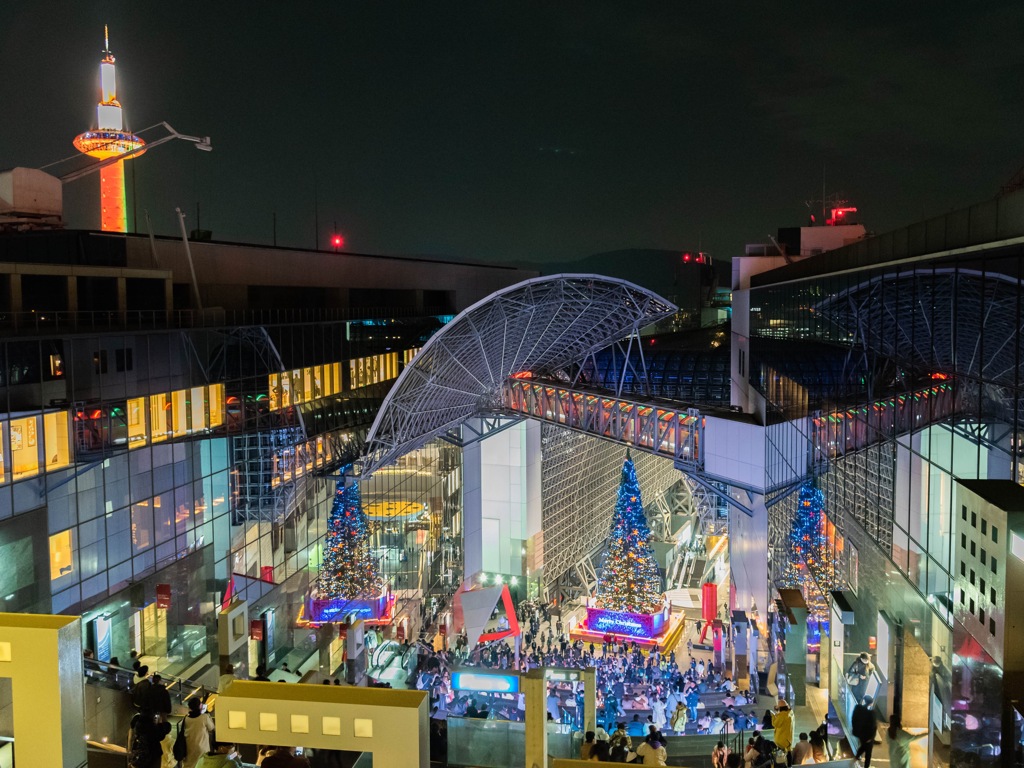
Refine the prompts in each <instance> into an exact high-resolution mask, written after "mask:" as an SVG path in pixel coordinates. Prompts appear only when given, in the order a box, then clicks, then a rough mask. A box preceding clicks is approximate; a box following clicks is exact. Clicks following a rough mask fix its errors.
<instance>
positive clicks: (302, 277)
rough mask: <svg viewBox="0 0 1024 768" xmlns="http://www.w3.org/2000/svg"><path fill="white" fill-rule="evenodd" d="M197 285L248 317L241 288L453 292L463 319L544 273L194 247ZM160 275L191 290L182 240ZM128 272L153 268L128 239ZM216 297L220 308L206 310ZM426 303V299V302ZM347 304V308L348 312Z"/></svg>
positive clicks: (166, 242)
mask: <svg viewBox="0 0 1024 768" xmlns="http://www.w3.org/2000/svg"><path fill="white" fill-rule="evenodd" d="M190 245H191V249H192V257H193V262H194V265H195V272H196V280H197V282H198V283H199V286H200V291H201V293H202V294H204V303H209V304H210V306H222V307H224V308H225V309H242V308H244V304H236V303H235V302H240V301H242V299H243V296H242V292H241V291H240V290H239V286H240V285H241V286H268V287H276V286H296V287H306V288H323V289H337V288H345V289H348V290H349V291H360V290H373V289H386V290H390V291H396V290H402V291H424V290H427V291H451V292H453V293H454V297H455V300H454V304H455V307H454V308H455V309H456V310H457V311H460V310H462V309H465V308H466V307H468V306H470V305H471V304H473V303H474V302H476V301H479V300H480V299H483V298H484V297H486V296H489V295H490V294H491V293H493V292H494V291H497V290H499V289H501V288H504V287H506V286H509V285H513V284H515V283H518V282H521V281H523V280H526V279H529V278H531V277H536V276H537V274H538V273H537V272H533V271H529V270H521V269H514V268H510V267H500V266H484V265H474V264H459V263H455V262H443V261H424V260H419V259H412V258H402V257H388V256H367V255H357V254H348V253H323V252H316V251H297V250H288V249H284V248H271V247H261V246H254V245H244V246H243V245H233V244H224V243H203V242H196V243H191V244H190ZM155 247H156V254H157V260H158V261H159V264H160V268H161V269H169V270H172V271H173V273H174V282H175V283H176V284H190V282H191V278H190V276H189V267H188V260H187V258H186V255H185V249H184V246H183V244H182V243H181V241H180V240H173V239H161V240H157V241H156V244H155ZM127 248H128V264H129V265H136V264H138V265H142V266H143V267H145V268H152V266H153V255H152V251H151V248H150V242H149V240H148V238H141V237H129V238H128V239H127ZM206 294H209V295H210V298H211V299H215V300H216V301H210V302H206V300H205V295H206ZM421 300H422V299H421ZM347 304H348V302H347V296H346V303H345V306H347Z"/></svg>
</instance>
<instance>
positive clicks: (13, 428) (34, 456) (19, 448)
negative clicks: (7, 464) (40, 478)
mask: <svg viewBox="0 0 1024 768" xmlns="http://www.w3.org/2000/svg"><path fill="white" fill-rule="evenodd" d="M38 429H39V418H38V417H37V416H29V417H27V418H24V419H11V422H10V439H11V477H12V479H14V480H17V479H18V478H20V477H27V476H29V475H34V474H37V473H38V472H39V439H38Z"/></svg>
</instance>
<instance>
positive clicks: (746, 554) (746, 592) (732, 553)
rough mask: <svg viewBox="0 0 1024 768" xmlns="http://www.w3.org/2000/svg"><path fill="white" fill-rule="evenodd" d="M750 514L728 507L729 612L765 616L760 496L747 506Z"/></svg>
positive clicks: (764, 513)
mask: <svg viewBox="0 0 1024 768" xmlns="http://www.w3.org/2000/svg"><path fill="white" fill-rule="evenodd" d="M750 509H751V510H752V511H753V513H754V515H753V517H751V516H750V515H748V514H747V513H746V512H744V511H742V510H740V509H737V508H736V507H735V506H733V505H731V504H730V505H729V566H730V569H731V572H732V584H733V589H734V590H735V593H736V603H735V605H731V606H729V607H730V609H731V610H740V611H745V612H746V611H750V609H751V606H752V605H756V606H757V610H758V614H759V615H761V616H767V615H768V509H767V507H765V504H764V497H763V496H755V497H754V500H753V502H752V503H751V504H750Z"/></svg>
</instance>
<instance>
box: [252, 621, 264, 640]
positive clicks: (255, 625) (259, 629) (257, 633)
mask: <svg viewBox="0 0 1024 768" xmlns="http://www.w3.org/2000/svg"><path fill="white" fill-rule="evenodd" d="M249 638H250V639H251V640H262V639H263V619H252V620H251V621H250V622H249Z"/></svg>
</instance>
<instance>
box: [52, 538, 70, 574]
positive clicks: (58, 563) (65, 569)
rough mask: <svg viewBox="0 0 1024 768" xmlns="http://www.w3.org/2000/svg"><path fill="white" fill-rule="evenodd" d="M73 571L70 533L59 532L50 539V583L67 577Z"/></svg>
mask: <svg viewBox="0 0 1024 768" xmlns="http://www.w3.org/2000/svg"><path fill="white" fill-rule="evenodd" d="M73 570H74V562H73V561H72V559H71V531H70V529H69V530H67V531H61V532H60V533H55V534H53V535H52V536H51V537H50V581H56V580H57V579H59V578H60V577H61V576H67V575H68V574H69V573H71V572H72V571H73Z"/></svg>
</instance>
